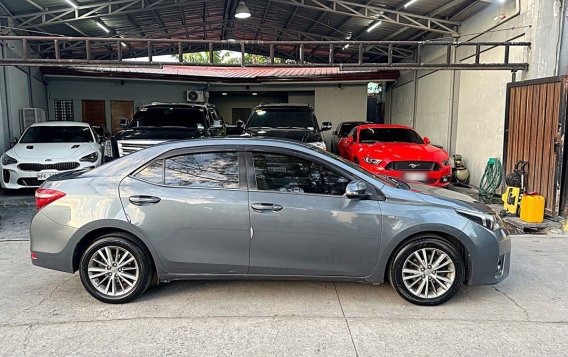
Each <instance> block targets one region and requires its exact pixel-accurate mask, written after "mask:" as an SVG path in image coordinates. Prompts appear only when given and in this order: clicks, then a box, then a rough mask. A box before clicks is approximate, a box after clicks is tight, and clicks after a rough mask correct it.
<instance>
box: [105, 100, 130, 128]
mask: <svg viewBox="0 0 568 357" xmlns="http://www.w3.org/2000/svg"><path fill="white" fill-rule="evenodd" d="M110 111H111V123H112V128H111V132H112V134H113V135H114V134H115V133H116V132H118V131H120V130H121V129H120V120H121V119H127V120H130V118H132V116H133V115H134V102H129V101H118V100H113V101H111V102H110Z"/></svg>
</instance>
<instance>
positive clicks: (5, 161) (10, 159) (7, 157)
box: [2, 154, 18, 165]
mask: <svg viewBox="0 0 568 357" xmlns="http://www.w3.org/2000/svg"><path fill="white" fill-rule="evenodd" d="M17 163H18V160H16V159H14V158H13V157H12V156H10V155H8V154H4V155H3V156H2V165H12V164H17Z"/></svg>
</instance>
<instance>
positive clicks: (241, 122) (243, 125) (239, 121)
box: [235, 120, 245, 129]
mask: <svg viewBox="0 0 568 357" xmlns="http://www.w3.org/2000/svg"><path fill="white" fill-rule="evenodd" d="M235 125H236V126H237V128H239V129H244V128H245V122H244V121H242V120H237V122H236V123H235Z"/></svg>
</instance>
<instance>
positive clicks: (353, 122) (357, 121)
mask: <svg viewBox="0 0 568 357" xmlns="http://www.w3.org/2000/svg"><path fill="white" fill-rule="evenodd" d="M357 123H363V124H364V123H368V122H367V121H365V120H352V121H342V122H341V123H339V124H340V125H343V124H357Z"/></svg>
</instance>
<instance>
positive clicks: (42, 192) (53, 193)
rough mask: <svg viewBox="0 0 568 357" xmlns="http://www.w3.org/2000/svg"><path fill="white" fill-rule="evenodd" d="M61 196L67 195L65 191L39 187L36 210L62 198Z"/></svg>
mask: <svg viewBox="0 0 568 357" xmlns="http://www.w3.org/2000/svg"><path fill="white" fill-rule="evenodd" d="M61 197H65V192H61V191H57V190H50V189H45V188H38V189H37V190H36V193H35V202H36V210H40V209H41V208H43V207H45V206H47V205H48V204H50V203H51V202H53V201H56V200H58V199H60V198H61Z"/></svg>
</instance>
